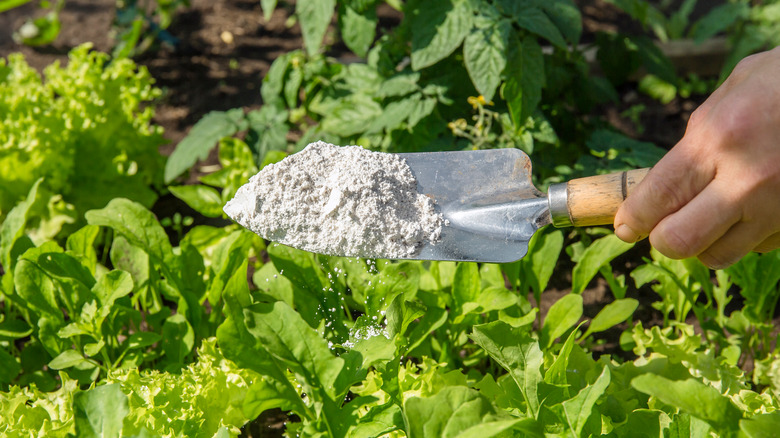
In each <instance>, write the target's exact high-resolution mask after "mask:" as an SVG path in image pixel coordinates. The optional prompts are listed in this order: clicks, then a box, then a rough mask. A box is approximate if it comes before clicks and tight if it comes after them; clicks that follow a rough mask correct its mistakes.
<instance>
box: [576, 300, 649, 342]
mask: <svg viewBox="0 0 780 438" xmlns="http://www.w3.org/2000/svg"><path fill="white" fill-rule="evenodd" d="M638 306H639V301H637V300H635V299H633V298H623V299H621V300H615V301H613V302H611V303H609V304H607V305H606V306H604V308H603V309H601V311H600V312H599V313H598V314H597V315H596V316H595V317H593V319H592V320H591V321H590V325H589V326H588V330H587V331H586V332H585V334H584V335H582V337H583V338H585V337H587V336H588V335H590V334H591V333H598V332H603V331H604V330H607V329H609V328H612V327H614V326H616V325H618V324H620V323H621V322H623V321H625V320H627V319H628V318H630V317H631V315H633V314H634V311H635V310H636V308H637V307H638Z"/></svg>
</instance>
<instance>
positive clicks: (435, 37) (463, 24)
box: [409, 0, 473, 71]
mask: <svg viewBox="0 0 780 438" xmlns="http://www.w3.org/2000/svg"><path fill="white" fill-rule="evenodd" d="M415 6H416V7H415V8H413V9H412V13H411V16H410V17H409V25H410V28H411V29H412V56H411V61H412V69H414V70H415V71H416V70H421V69H423V68H425V67H429V66H431V65H433V64H436V63H437V62H439V61H441V60H442V59H444V58H446V57H448V56H449V55H450V54H452V52H454V51H455V49H457V48H458V46H460V44H461V42H463V39H464V38H465V37H466V35H468V34H469V32H470V31H471V26H472V22H473V13H472V10H471V6H470V2H469V1H467V0H441V1H436V2H427V1H418V2H416V4H415Z"/></svg>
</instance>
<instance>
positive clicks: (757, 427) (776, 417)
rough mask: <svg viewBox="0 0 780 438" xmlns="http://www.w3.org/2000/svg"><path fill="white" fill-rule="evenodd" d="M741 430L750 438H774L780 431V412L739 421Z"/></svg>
mask: <svg viewBox="0 0 780 438" xmlns="http://www.w3.org/2000/svg"><path fill="white" fill-rule="evenodd" d="M739 429H740V430H741V431H742V432H743V433H744V434H745V435H747V436H748V437H749V438H772V437H775V436H777V431H778V430H780V412H777V411H774V412H770V413H767V414H760V415H754V416H753V417H751V418H749V419H743V420H740V421H739Z"/></svg>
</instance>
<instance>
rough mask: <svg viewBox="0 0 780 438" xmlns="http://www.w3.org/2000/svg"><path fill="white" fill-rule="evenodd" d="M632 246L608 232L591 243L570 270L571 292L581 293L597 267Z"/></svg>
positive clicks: (597, 269) (596, 270) (597, 270)
mask: <svg viewBox="0 0 780 438" xmlns="http://www.w3.org/2000/svg"><path fill="white" fill-rule="evenodd" d="M633 246H634V244H632V243H626V242H623V241H622V240H620V239H618V237H617V236H616V235H614V234H609V235H607V236H604V237H602V238H601V239H598V240H596V241H595V242H593V243H591V244H590V246H588V247H587V248H586V249H585V252H584V253H583V254H582V257H580V259H579V261H578V262H577V265H575V266H574V270H573V271H572V288H571V289H572V290H571V291H572V293H575V294H579V293H582V291H584V290H585V288H586V287H587V286H588V283H590V280H592V279H593V277H594V276H595V275H596V273H597V272H599V268H601V267H602V266H604V265H605V264H607V263H609V262H611V261H612V259H614V258H615V257H617V256H619V255H620V254H623V253H624V252H626V251H628V250H629V249H631V248H632V247H633Z"/></svg>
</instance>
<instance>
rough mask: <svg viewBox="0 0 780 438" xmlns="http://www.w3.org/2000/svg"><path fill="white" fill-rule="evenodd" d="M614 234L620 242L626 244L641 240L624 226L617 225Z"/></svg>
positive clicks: (629, 228)
mask: <svg viewBox="0 0 780 438" xmlns="http://www.w3.org/2000/svg"><path fill="white" fill-rule="evenodd" d="M615 234H616V235H617V236H618V238H619V239H620V240H622V241H624V242H628V243H634V242H636V241H638V240H639V239H641V237H640V236H639V235H638V234H637V233H636V232H634V230H632V229H631V227H629V226H628V225H626V224H620V225H618V227H617V228H616V229H615Z"/></svg>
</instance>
